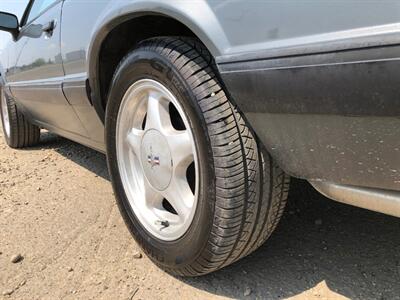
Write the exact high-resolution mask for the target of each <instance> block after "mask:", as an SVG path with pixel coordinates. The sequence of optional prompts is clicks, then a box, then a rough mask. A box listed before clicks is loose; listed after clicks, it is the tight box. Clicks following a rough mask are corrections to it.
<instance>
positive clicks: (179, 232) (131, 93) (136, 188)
mask: <svg viewBox="0 0 400 300" xmlns="http://www.w3.org/2000/svg"><path fill="white" fill-rule="evenodd" d="M146 89H155V90H157V91H159V92H162V93H163V97H164V98H166V99H168V101H170V102H172V103H173V105H174V106H175V107H176V109H177V110H178V112H179V114H180V117H181V118H182V120H183V122H184V125H185V127H186V130H187V131H188V133H189V135H190V139H191V144H192V151H193V159H194V164H195V192H194V200H193V201H194V202H193V206H192V207H191V209H190V214H189V216H187V217H186V218H185V221H184V222H182V224H180V225H174V226H170V227H168V228H169V230H162V231H160V227H159V226H156V225H155V224H154V222H152V220H154V218H155V213H154V212H153V216H149V213H151V210H152V209H151V208H150V209H149V208H145V207H143V203H141V202H142V201H143V199H138V198H140V197H144V195H143V191H140V188H141V184H143V180H147V178H146V175H145V174H144V171H142V172H139V171H137V170H139V169H141V170H143V166H142V160H140V159H139V160H136V161H135V158H134V156H135V155H134V154H132V153H131V152H130V151H129V150H128V149H129V147H128V146H127V142H126V134H125V133H126V124H122V123H121V121H122V120H123V119H124V118H123V115H124V110H125V109H127V107H128V108H129V106H131V107H130V108H131V109H132V108H134V111H133V112H132V111H130V114H131V115H134V114H135V110H136V112H137V110H138V109H140V105H141V103H140V102H142V100H141V99H140V97H139V95H140V94H141V93H143V92H144V91H145V90H146ZM124 127H125V129H124ZM131 127H132V126H128V128H131ZM116 153H117V164H118V169H119V174H120V178H121V181H122V185H123V188H124V192H125V195H126V197H127V200H128V202H129V205H130V208H131V209H132V211H133V213H134V215H135V216H136V218H137V219H138V221H139V223H140V224H141V225H142V227H144V228H145V229H146V231H148V232H149V233H150V234H151V235H153V236H154V237H156V238H158V239H160V240H163V241H174V240H177V239H179V238H180V237H182V236H183V235H184V234H185V233H186V232H187V231H188V229H189V227H190V225H191V224H192V222H193V219H194V215H195V211H196V209H197V204H198V191H199V164H198V157H197V151H196V146H195V143H194V136H193V132H192V130H191V127H190V123H189V121H188V118H187V117H186V115H185V113H184V110H183V107H182V105H181V104H180V103H179V101H178V100H177V98H176V97H175V96H174V95H173V94H172V92H171V91H170V90H169V89H168V88H167V87H165V86H164V85H163V84H161V83H160V82H158V81H155V80H153V79H141V80H138V81H136V82H135V83H133V84H132V85H131V86H130V87H129V88H128V89H127V91H126V92H125V94H124V96H123V98H122V101H121V103H120V106H119V110H118V116H117V124H116ZM129 173H131V174H135V176H136V178H135V180H134V181H135V182H132V179H131V178H130V176H129ZM139 173H142V174H139ZM138 179H139V180H138ZM140 180H142V182H140ZM153 209H154V208H153ZM172 227H174V228H172Z"/></svg>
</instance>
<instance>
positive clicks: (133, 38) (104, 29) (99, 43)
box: [88, 2, 228, 123]
mask: <svg viewBox="0 0 400 300" xmlns="http://www.w3.org/2000/svg"><path fill="white" fill-rule="evenodd" d="M200 3H201V5H200V7H199V9H198V10H197V12H194V13H192V15H190V14H189V13H190V12H191V10H190V7H188V6H186V5H183V6H184V7H183V8H179V10H177V9H176V8H172V7H169V6H168V5H167V4H165V5H159V6H154V8H153V9H151V10H149V9H145V8H144V7H142V8H141V7H136V8H135V9H133V10H132V11H129V10H128V9H123V11H124V14H123V15H121V14H120V13H119V14H117V13H116V12H113V10H111V11H110V13H109V16H107V17H103V18H101V19H102V21H100V22H99V23H100V24H99V23H98V25H97V26H96V31H95V33H94V34H93V35H92V36H93V38H92V40H91V43H90V46H89V49H88V80H89V87H90V90H89V93H90V98H91V101H92V103H93V105H94V108H95V110H96V112H97V114H98V116H99V117H100V119H101V120H102V121H103V123H104V118H105V107H106V101H107V93H108V88H109V85H110V83H111V80H112V75H113V73H114V71H115V68H116V67H117V65H118V63H119V61H120V60H121V59H122V57H124V56H125V55H126V54H127V53H128V52H129V51H130V50H131V49H132V48H133V47H134V46H135V44H137V43H138V42H140V41H142V40H144V39H147V38H151V37H155V36H161V35H163V36H176V35H183V36H191V37H195V38H197V39H198V40H199V41H200V42H201V43H203V44H204V46H205V47H206V48H207V49H208V50H209V51H210V53H211V54H212V55H213V56H214V57H216V56H219V55H220V54H221V53H222V51H223V50H222V49H226V48H227V45H228V42H227V39H226V36H225V34H224V32H223V30H222V28H221V26H220V24H219V22H218V21H217V19H216V17H215V15H214V13H213V12H212V11H211V9H210V8H209V6H208V4H206V3H205V2H200ZM139 6H140V5H139ZM199 10H200V11H201V14H203V16H204V15H206V16H207V17H206V18H204V17H203V18H200V17H201V16H200V11H199ZM205 10H206V11H205ZM120 11H121V7H119V12H120ZM159 23H162V24H161V25H163V26H160V27H158V29H159V30H157V31H154V30H152V28H154V26H157V25H158V24H159ZM155 24H156V25H155ZM146 25H152V26H153V27H152V28H151V26H150V29H147V30H146V31H140V30H137V31H135V30H134V29H133V28H138V27H139V28H140V27H145V26H146ZM164 25H165V26H164ZM158 26H159V25H158ZM127 29H129V30H128V31H127ZM206 29H211V30H209V31H208V30H207V32H206ZM127 32H129V34H128V35H125V36H124V37H128V39H119V40H120V41H121V40H123V43H120V45H118V47H116V48H113V49H112V51H111V52H110V51H108V50H110V48H108V47H109V45H111V44H112V43H113V42H114V41H116V39H115V37H121V35H120V34H121V33H125V34H126V33H127ZM110 53H111V56H110ZM110 59H111V61H110Z"/></svg>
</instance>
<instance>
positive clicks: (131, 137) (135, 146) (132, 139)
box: [127, 128, 144, 158]
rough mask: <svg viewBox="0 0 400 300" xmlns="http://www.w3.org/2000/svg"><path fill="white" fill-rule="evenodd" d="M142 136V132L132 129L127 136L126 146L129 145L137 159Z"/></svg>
mask: <svg viewBox="0 0 400 300" xmlns="http://www.w3.org/2000/svg"><path fill="white" fill-rule="evenodd" d="M143 134H144V131H143V130H139V129H136V128H132V129H131V130H130V131H129V132H128V136H127V142H128V145H129V147H130V149H131V150H132V152H133V153H134V154H135V155H136V157H138V158H140V144H141V141H142V137H143Z"/></svg>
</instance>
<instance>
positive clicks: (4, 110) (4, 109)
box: [0, 89, 11, 137]
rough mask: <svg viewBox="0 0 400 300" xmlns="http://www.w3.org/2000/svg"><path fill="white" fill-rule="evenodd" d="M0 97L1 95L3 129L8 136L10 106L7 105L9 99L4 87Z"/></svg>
mask: <svg viewBox="0 0 400 300" xmlns="http://www.w3.org/2000/svg"><path fill="white" fill-rule="evenodd" d="M0 97H1V114H2V116H3V129H4V133H5V135H6V136H7V137H9V136H10V129H11V126H10V116H9V113H8V106H7V99H6V96H5V95H4V91H3V89H2V91H1V93H0Z"/></svg>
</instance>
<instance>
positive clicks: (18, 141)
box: [0, 88, 40, 149]
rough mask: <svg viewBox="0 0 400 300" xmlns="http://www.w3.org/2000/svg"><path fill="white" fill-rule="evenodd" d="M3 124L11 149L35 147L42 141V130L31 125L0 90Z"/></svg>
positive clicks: (11, 100) (4, 133) (10, 99)
mask: <svg viewBox="0 0 400 300" xmlns="http://www.w3.org/2000/svg"><path fill="white" fill-rule="evenodd" d="M0 105H1V112H0V114H1V123H2V127H3V135H4V139H5V140H6V143H7V145H8V146H10V147H11V148H16V149H18V148H24V147H30V146H34V145H36V144H37V143H39V141H40V128H39V127H37V126H36V125H33V124H31V123H30V122H29V121H28V120H27V119H26V118H25V116H24V115H23V114H22V113H21V112H20V111H19V109H18V107H17V105H16V104H15V102H14V100H13V99H12V98H10V97H8V96H7V95H6V93H5V92H4V89H2V88H0Z"/></svg>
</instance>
